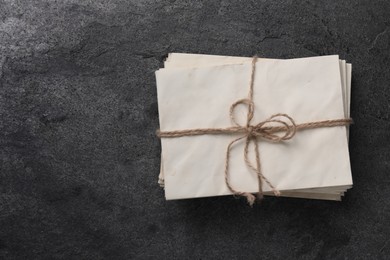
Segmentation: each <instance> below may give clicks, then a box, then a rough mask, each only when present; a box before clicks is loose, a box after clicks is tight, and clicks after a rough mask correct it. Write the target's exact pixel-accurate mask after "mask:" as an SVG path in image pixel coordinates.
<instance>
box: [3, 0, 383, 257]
mask: <svg viewBox="0 0 390 260" xmlns="http://www.w3.org/2000/svg"><path fill="white" fill-rule="evenodd" d="M389 13H390V2H388V1H386V0H383V1H372V0H359V1H333V2H324V1H286V0H284V1H233V0H230V1H223V0H222V1H221V0H220V1H190V0H187V1H149V0H145V1H135V0H133V1H128V0H121V1H119V0H118V1H113V0H105V1H103V0H94V1H92V0H86V1H76V0H63V1H49V0H30V1H18V0H0V258H2V259H131V258H139V259H148V258H161V259H172V258H178V259H185V258H193V259H210V258H217V259H218V258H221V259H224V258H225V259H244V258H250V259H252V258H256V259H259V258H265V259H268V258H272V259H275V258H276V259H287V258H303V259H324V258H328V259H334V258H349V259H356V258H359V259H378V258H381V259H384V258H388V257H390V201H389V199H388V198H389V196H390V185H389V183H390V177H389V172H390V88H389V82H390V73H389V67H390V51H389V50H390V45H389V37H390V16H389ZM169 52H193V53H206V54H222V55H240V56H251V55H253V54H255V53H257V54H259V55H261V56H265V57H273V58H291V57H302V56H313V55H325V54H340V57H341V58H343V59H346V60H347V61H349V62H352V64H353V82H352V84H353V87H352V88H353V90H352V117H353V118H354V120H355V124H354V125H353V126H352V128H351V136H350V137H351V138H350V153H351V163H352V169H353V176H354V183H355V187H354V189H352V190H351V191H350V192H348V194H347V196H346V197H345V199H344V201H343V202H341V203H335V202H325V201H310V200H302V199H288V198H279V199H274V198H268V199H266V200H265V201H264V203H263V204H262V205H260V206H256V207H254V208H250V207H248V206H247V205H246V204H245V202H244V200H241V199H235V198H233V197H231V196H227V197H219V198H207V199H194V200H183V201H169V202H166V201H165V200H164V195H163V191H162V190H161V189H160V188H159V187H158V185H157V183H156V180H157V175H158V172H159V161H160V156H159V153H160V144H159V140H158V139H157V138H156V137H155V130H156V129H157V128H158V111H157V98H156V86H155V78H154V71H155V70H156V69H157V68H158V67H159V66H161V65H162V62H163V60H164V58H165V57H166V56H167V54H168V53H169Z"/></svg>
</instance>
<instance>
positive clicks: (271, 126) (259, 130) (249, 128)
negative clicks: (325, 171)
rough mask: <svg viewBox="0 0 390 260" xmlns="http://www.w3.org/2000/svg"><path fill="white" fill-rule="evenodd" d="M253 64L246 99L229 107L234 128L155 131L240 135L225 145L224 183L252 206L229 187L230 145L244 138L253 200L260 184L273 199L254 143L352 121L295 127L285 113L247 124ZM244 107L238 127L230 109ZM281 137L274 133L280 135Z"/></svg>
mask: <svg viewBox="0 0 390 260" xmlns="http://www.w3.org/2000/svg"><path fill="white" fill-rule="evenodd" d="M256 61H257V56H255V57H253V59H252V69H251V76H250V82H249V94H248V98H245V99H240V100H238V101H236V102H234V103H233V104H232V105H231V107H230V118H231V120H232V122H233V124H234V125H235V126H232V127H226V128H195V129H186V130H174V131H159V130H158V131H157V135H158V136H159V137H160V138H176V137H182V136H196V135H206V134H207V135H210V134H216V135H219V134H229V135H231V134H243V135H242V136H240V137H238V138H236V139H234V140H233V141H231V142H230V143H229V145H228V146H227V149H226V155H225V158H226V159H225V183H226V186H227V187H228V189H229V190H230V191H231V192H232V193H233V194H234V195H238V196H244V197H246V199H247V201H248V203H249V205H251V206H252V205H253V204H254V202H255V201H256V196H254V195H253V194H251V193H249V192H244V191H238V190H236V189H234V188H233V186H232V185H231V183H230V180H229V161H230V151H231V149H232V146H233V144H235V143H237V142H238V141H240V140H242V139H244V138H245V148H244V160H245V163H246V165H247V166H248V167H249V168H250V169H251V170H253V171H254V172H255V173H256V175H257V179H258V184H259V188H258V192H257V193H256V195H257V198H258V199H259V200H261V199H262V198H263V182H265V183H267V185H268V186H269V187H270V188H271V189H272V191H273V193H274V194H275V196H280V192H279V191H278V189H277V188H275V186H274V185H272V183H271V182H270V181H269V180H268V179H267V178H266V177H265V176H264V175H263V172H262V170H261V161H260V152H259V147H258V140H259V139H260V138H263V139H265V140H268V141H271V142H274V143H278V142H282V141H286V140H289V139H291V138H293V137H294V135H295V134H296V132H297V131H299V130H305V129H314V128H323V127H335V126H346V125H349V124H351V123H352V119H350V118H342V119H334V120H324V121H315V122H308V123H303V124H296V123H295V121H294V120H293V119H292V118H291V117H290V116H289V115H287V114H281V113H279V114H275V115H273V116H271V117H269V118H268V119H266V120H264V121H262V122H260V123H258V124H255V125H251V124H250V123H251V120H252V118H253V113H254V107H255V105H254V103H253V85H254V81H255V71H256ZM240 104H243V105H247V106H248V114H247V117H246V124H245V125H244V126H243V125H240V124H239V123H238V122H237V121H236V119H235V117H234V109H235V108H236V107H237V106H238V105H240ZM281 132H282V134H281V135H280V134H277V133H281ZM251 142H252V143H253V146H254V152H255V158H256V164H255V165H253V164H252V162H251V161H250V160H249V158H248V154H249V145H250V143H251Z"/></svg>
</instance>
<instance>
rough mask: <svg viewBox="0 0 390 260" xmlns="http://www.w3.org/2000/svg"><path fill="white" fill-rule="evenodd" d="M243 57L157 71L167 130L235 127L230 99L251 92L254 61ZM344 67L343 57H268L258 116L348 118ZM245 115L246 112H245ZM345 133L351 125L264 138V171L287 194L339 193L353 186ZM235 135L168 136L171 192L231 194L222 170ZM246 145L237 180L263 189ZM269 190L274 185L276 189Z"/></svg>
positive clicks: (257, 94)
mask: <svg viewBox="0 0 390 260" xmlns="http://www.w3.org/2000/svg"><path fill="white" fill-rule="evenodd" d="M240 59H241V60H240V61H238V60H239V58H237V59H233V60H237V62H240V63H241V64H233V65H223V66H213V67H207V66H205V67H200V68H187V69H172V68H168V69H162V70H159V71H157V72H156V77H157V86H158V99H159V112H160V127H161V130H162V131H167V130H180V129H191V128H199V127H227V126H230V125H231V122H230V120H229V116H228V109H229V107H230V104H231V103H233V102H234V101H236V100H238V99H240V98H244V97H246V96H247V91H248V87H247V86H248V84H249V83H248V80H249V76H248V75H249V73H250V65H249V64H248V63H247V62H244V63H243V60H242V58H240ZM168 60H169V59H168ZM246 60H248V59H246ZM224 62H225V63H226V61H224ZM168 64H169V62H167V64H166V65H168ZM342 66H343V65H341V66H340V62H339V60H338V56H324V57H315V58H303V59H294V60H285V61H283V60H266V59H261V60H260V61H258V63H257V70H256V80H255V89H254V102H255V104H256V109H255V118H254V120H253V121H254V122H258V121H260V120H264V119H265V118H267V117H269V116H270V115H272V114H275V113H278V112H282V113H287V114H289V115H291V116H292V117H293V118H294V119H295V120H296V121H297V123H303V122H310V121H318V120H325V119H339V118H344V117H345V115H346V109H345V108H344V104H345V101H346V97H347V91H346V88H345V87H344V88H342V82H343V85H344V86H346V84H345V81H346V80H345V79H347V78H348V77H347V76H345V75H346V74H347V72H348V70H345V71H346V73H344V77H342V75H341V73H340V67H342ZM166 67H169V66H166ZM344 68H345V65H344ZM341 71H343V70H341ZM341 79H343V80H341ZM343 89H344V92H343V91H342V90H343ZM343 93H344V94H343ZM241 114H242V115H241V116H242V118H245V113H244V111H242V113H241ZM343 131H344V132H343ZM345 131H346V128H345V127H334V128H323V129H314V130H306V131H302V132H299V133H297V135H296V136H295V137H294V139H293V140H291V141H289V142H286V143H283V144H274V143H268V142H267V141H261V142H260V143H259V146H260V151H261V161H262V167H263V173H264V174H265V175H266V177H267V178H268V179H270V180H271V182H272V183H273V184H274V185H275V186H276V187H277V188H278V189H279V190H281V191H282V194H285V195H289V193H294V191H295V195H297V194H298V195H299V193H300V191H299V190H305V189H306V192H308V190H310V192H311V193H312V194H317V195H318V194H319V195H318V196H320V195H321V194H326V195H327V196H328V195H329V194H327V193H330V192H333V193H332V194H331V195H334V198H335V199H337V195H338V196H340V192H343V190H345V189H346V188H348V187H351V185H352V177H351V172H350V167H349V157H348V147H347V138H346V134H345ZM232 138H233V137H230V136H215V135H213V136H207V135H205V136H195V137H193V136H191V137H181V138H173V139H162V159H163V160H162V161H163V163H162V172H164V175H165V176H164V177H165V191H166V198H167V199H182V198H194V197H204V196H219V195H227V194H230V191H229V190H228V189H227V187H226V184H225V182H224V179H223V178H224V171H223V169H224V155H225V151H226V146H227V144H228V143H229V142H230V141H231V140H232ZM242 150H243V144H242V143H241V144H238V145H237V146H236V147H234V149H233V151H232V156H231V168H232V170H231V176H230V177H231V181H232V185H233V186H234V187H235V188H236V189H239V190H243V191H249V192H256V191H257V179H256V176H255V174H254V173H253V172H251V171H250V169H248V167H247V166H246V165H245V164H244V162H243V159H242V157H243V156H242ZM264 190H265V191H267V190H268V191H269V187H266V186H265V187H264ZM293 195H294V194H292V195H291V194H290V195H289V196H293ZM306 195H307V194H306ZM317 195H316V196H317Z"/></svg>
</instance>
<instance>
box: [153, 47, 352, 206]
mask: <svg viewBox="0 0 390 260" xmlns="http://www.w3.org/2000/svg"><path fill="white" fill-rule="evenodd" d="M250 60H251V58H247V57H234V56H217V55H205V54H188V53H170V54H169V56H168V58H167V59H166V60H165V62H164V66H165V67H166V68H169V69H175V68H183V67H184V68H196V67H204V66H218V65H226V64H242V63H245V62H248V61H250ZM339 65H340V73H341V85H342V94H343V100H344V113H345V115H346V117H349V104H350V101H349V99H350V89H351V64H348V63H346V62H345V61H344V60H340V64H339ZM348 130H349V127H347V135H348ZM161 164H163V160H161ZM158 182H159V184H160V186H161V187H164V172H163V168H161V172H160V175H159V180H158ZM351 187H352V186H351V185H347V186H337V187H327V188H315V189H299V190H293V191H285V192H283V194H282V196H286V197H299V198H311V199H326V200H341V197H342V196H343V195H344V192H345V191H346V190H347V189H349V188H351ZM264 194H265V195H273V193H267V192H265V193H264Z"/></svg>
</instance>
